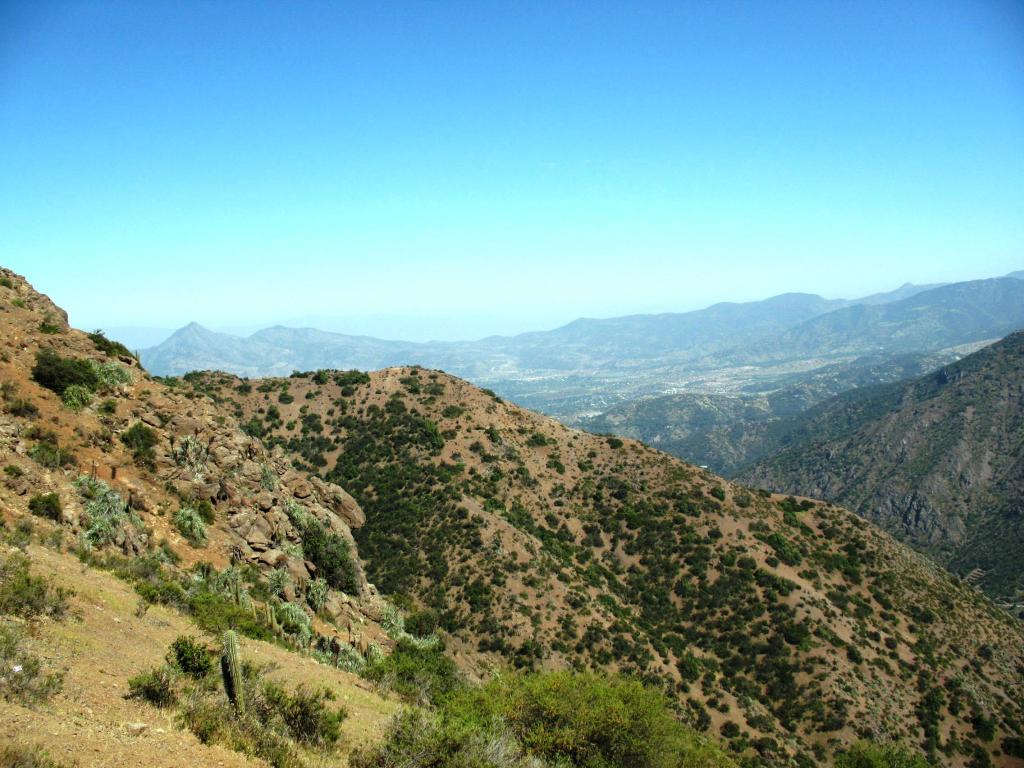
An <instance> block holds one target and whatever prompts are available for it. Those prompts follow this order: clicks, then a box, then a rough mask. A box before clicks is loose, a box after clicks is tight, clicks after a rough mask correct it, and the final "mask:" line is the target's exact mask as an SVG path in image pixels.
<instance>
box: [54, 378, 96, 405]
mask: <svg viewBox="0 0 1024 768" xmlns="http://www.w3.org/2000/svg"><path fill="white" fill-rule="evenodd" d="M60 400H61V402H62V403H64V405H66V406H67V407H68V408H70V409H71V410H72V411H80V410H82V409H83V408H86V407H88V406H89V403H91V402H92V392H91V391H90V390H89V389H88V388H86V387H83V386H82V385H81V384H72V385H71V386H70V387H68V388H67V389H65V390H64V393H63V394H62V395H61V396H60Z"/></svg>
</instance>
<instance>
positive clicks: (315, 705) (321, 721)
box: [263, 683, 348, 748]
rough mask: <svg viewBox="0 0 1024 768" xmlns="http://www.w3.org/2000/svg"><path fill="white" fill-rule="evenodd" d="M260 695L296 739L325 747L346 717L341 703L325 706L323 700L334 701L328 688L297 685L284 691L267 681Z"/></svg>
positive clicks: (334, 738)
mask: <svg viewBox="0 0 1024 768" xmlns="http://www.w3.org/2000/svg"><path fill="white" fill-rule="evenodd" d="M263 695H264V697H265V698H266V700H267V702H268V703H269V705H270V707H271V708H272V709H273V710H274V711H275V712H276V713H277V714H278V715H279V716H280V717H281V719H282V720H283V721H284V724H285V727H286V728H287V729H288V733H289V735H290V736H291V737H292V738H293V739H295V740H296V741H299V742H301V743H303V744H307V745H310V746H314V747H319V748H325V747H333V746H334V745H335V744H336V743H337V742H338V739H339V738H340V737H341V724H342V723H343V722H344V721H345V718H347V717H348V710H346V709H345V708H344V707H339V708H337V709H335V710H333V711H332V710H330V709H328V707H327V702H329V701H334V694H333V693H332V692H331V691H329V690H327V689H323V690H320V691H310V690H308V689H306V688H305V687H304V686H302V685H300V686H299V687H298V688H296V689H295V692H294V693H288V692H287V691H285V690H284V689H283V688H281V687H280V686H278V685H275V684H273V683H267V684H265V685H264V688H263Z"/></svg>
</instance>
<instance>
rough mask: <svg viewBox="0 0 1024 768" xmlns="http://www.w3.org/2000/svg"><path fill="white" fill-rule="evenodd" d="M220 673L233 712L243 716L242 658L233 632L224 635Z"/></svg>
mask: <svg viewBox="0 0 1024 768" xmlns="http://www.w3.org/2000/svg"><path fill="white" fill-rule="evenodd" d="M220 673H221V677H222V678H223V679H224V691H225V692H226V693H227V695H228V699H230V700H231V704H232V705H233V706H234V708H235V712H237V713H238V714H239V715H244V714H245V681H244V680H242V657H241V654H240V653H239V651H238V636H237V635H236V634H235V633H234V631H233V630H230V629H229V630H228V631H227V632H225V633H224V650H223V652H222V653H221V656H220Z"/></svg>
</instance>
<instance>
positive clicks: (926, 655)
mask: <svg viewBox="0 0 1024 768" xmlns="http://www.w3.org/2000/svg"><path fill="white" fill-rule="evenodd" d="M167 384H168V386H172V387H173V389H175V390H176V391H182V392H187V393H190V394H191V395H192V396H195V397H200V396H207V397H209V398H211V399H212V400H213V401H215V402H216V403H217V404H218V405H219V406H220V407H222V408H225V409H227V410H230V411H233V412H234V414H235V416H236V418H237V419H238V420H239V421H241V422H242V423H243V424H244V425H245V429H246V430H247V431H248V432H249V433H250V434H253V435H257V436H260V437H262V439H263V440H264V441H265V443H266V444H268V445H273V446H275V449H277V448H281V449H283V450H284V451H286V452H287V454H288V455H290V456H291V457H292V460H293V461H294V463H295V465H296V466H297V467H300V468H302V469H311V470H315V471H317V472H318V473H320V474H321V476H322V477H324V478H325V479H326V480H328V481H330V482H334V483H338V484H340V485H341V486H343V487H345V488H347V489H348V490H349V492H350V493H352V495H353V496H354V497H355V499H356V500H357V502H358V503H359V504H360V506H361V508H362V509H363V510H364V511H365V513H366V523H365V524H364V525H363V526H361V527H360V528H358V529H357V530H356V531H355V537H356V540H357V542H358V545H359V551H360V555H361V557H362V558H363V561H364V563H365V566H366V570H367V575H368V577H369V578H370V580H371V581H373V582H374V583H376V584H377V585H378V586H379V587H380V589H381V590H382V591H383V592H386V593H389V594H391V595H392V596H393V598H394V599H395V601H396V602H399V603H402V604H407V605H409V606H410V607H416V608H417V609H419V614H418V615H419V616H420V617H421V620H422V621H424V622H429V623H432V624H436V625H437V626H439V627H440V628H441V629H442V631H443V632H444V633H445V634H446V636H447V637H449V638H450V642H449V647H450V648H451V649H452V650H453V652H454V653H455V655H456V657H457V659H458V660H459V663H460V665H461V666H462V667H463V668H465V669H469V670H474V671H475V672H476V673H477V674H480V675H482V674H484V673H485V672H486V671H487V670H488V669H493V668H494V667H495V666H498V667H500V666H503V665H511V666H514V667H519V668H557V667H564V666H578V667H585V668H586V667H593V668H597V669H603V670H621V671H624V672H628V673H632V674H636V675H639V676H642V677H643V678H644V679H646V680H648V681H649V682H651V683H652V684H655V685H659V686H662V687H663V688H665V689H666V690H667V691H669V692H671V694H672V695H673V696H674V697H675V698H676V700H677V701H678V702H679V705H680V707H681V709H682V712H683V713H684V716H685V717H686V718H687V719H688V720H690V721H691V722H692V723H694V724H696V725H697V726H699V727H701V728H707V729H710V730H712V731H713V732H715V733H716V734H718V735H720V736H721V737H722V738H724V739H726V740H727V742H728V743H729V745H730V747H731V748H732V749H733V750H734V751H735V752H737V753H739V754H741V755H744V756H745V758H746V759H747V760H749V761H751V764H753V765H807V766H810V765H820V764H828V763H829V762H830V760H831V758H830V754H831V753H832V752H833V748H834V747H835V746H836V745H837V744H843V743H849V742H850V741H852V740H855V739H857V738H860V737H865V736H872V737H875V738H891V739H898V740H904V741H906V742H908V743H912V744H915V745H920V746H922V747H923V748H926V749H927V750H928V751H929V752H930V753H931V754H932V755H933V756H934V759H935V760H936V761H937V762H938V763H941V764H943V765H951V766H965V765H968V764H971V765H975V764H987V763H985V761H986V760H989V759H991V760H992V761H994V762H995V763H996V764H1001V765H1020V764H1021V763H1020V761H1019V760H1014V759H1012V758H1010V757H1009V756H1007V755H1006V754H1004V753H1003V748H1002V746H1001V745H1002V744H1003V743H1004V742H1003V740H1004V739H1007V738H1014V737H1015V736H1016V735H1018V734H1020V733H1021V730H1022V723H1024V720H1022V718H1024V709H1022V705H1021V701H1022V700H1024V630H1022V627H1021V625H1020V624H1019V623H1018V622H1017V621H1016V620H1015V619H1013V618H1012V617H1011V616H1009V615H1008V614H1007V613H1005V612H1004V611H1002V610H1000V609H998V608H996V607H995V606H994V605H992V604H991V603H990V602H988V601H987V600H986V599H985V598H983V597H982V596H981V595H979V594H978V593H977V591H976V590H974V589H972V588H970V587H968V586H966V585H963V584H961V583H960V582H959V581H958V580H955V579H953V578H951V577H949V576H948V575H947V574H946V573H945V572H944V571H942V570H941V569H939V568H937V567H936V566H934V565H933V564H932V563H931V562H930V561H928V560H927V559H925V558H923V557H921V556H919V555H917V554H915V553H913V552H911V551H910V550H908V549H907V548H906V547H904V546H903V545H900V544H898V543H896V542H894V541H892V540H891V539H890V538H889V537H888V536H886V535H885V534H883V533H882V532H880V531H879V530H877V529H876V528H874V527H873V526H871V525H869V524H868V523H866V522H864V521H863V520H861V519H860V518H859V517H857V516H856V515H854V514H852V513H849V512H847V511H845V510H843V509H841V508H838V507H836V506H833V505H831V504H827V503H820V502H814V501H810V500H802V499H797V498H791V497H785V496H779V495H771V494H768V493H757V492H751V491H748V490H747V489H745V488H743V487H741V486H739V485H735V484H732V483H730V482H727V481H725V480H722V479H721V478H718V477H715V476H714V475H712V474H710V473H708V472H705V471H701V470H699V469H697V468H695V467H693V466H691V465H688V464H685V463H683V462H682V461H679V460H677V459H674V458H672V457H670V456H667V455H665V454H663V453H659V452H657V451H654V450H652V449H650V448H648V447H646V446H644V445H642V444H640V443H637V442H634V441H632V440H620V439H618V438H611V437H602V436H597V435H592V434H587V433H583V432H578V431H574V430H571V429H568V428H566V427H564V426H562V425H561V424H558V423H556V422H554V421H553V420H551V419H548V418H545V417H543V416H540V415H538V414H535V413H531V412H529V411H525V410H522V409H520V408H517V407H515V406H512V405H510V404H509V403H507V402H503V401H502V400H501V399H500V398H499V397H498V396H496V395H494V394H493V393H491V392H488V391H487V390H481V389H478V388H476V387H474V386H472V385H470V384H468V383H467V382H465V381H461V380H459V379H456V378H453V377H451V376H448V375H446V374H444V373H441V372H438V371H431V370H426V369H420V368H395V369H388V370H384V371H379V372H375V373H371V374H363V373H358V372H348V373H342V372H333V371H326V370H324V371H317V372H314V373H308V374H297V375H294V376H291V377H289V378H277V379H263V380H244V379H240V378H237V377H234V376H231V375H228V374H221V373H203V374H199V373H196V374H190V375H188V376H187V377H185V379H184V380H180V381H178V380H174V381H168V382H167ZM1008 743H1015V742H1008ZM978 761H981V762H978Z"/></svg>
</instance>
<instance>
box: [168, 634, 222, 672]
mask: <svg viewBox="0 0 1024 768" xmlns="http://www.w3.org/2000/svg"><path fill="white" fill-rule="evenodd" d="M167 663H168V664H174V665H175V666H176V667H177V668H178V669H180V670H181V671H182V672H184V673H185V674H186V675H188V676H189V677H194V678H196V679H197V680H198V679H200V678H203V677H205V676H206V675H207V673H209V672H210V670H211V669H213V659H211V658H210V651H209V650H208V649H207V647H206V646H205V645H203V644H202V643H201V642H199V641H198V640H196V639H195V638H194V637H188V636H186V635H182V636H181V637H179V638H178V639H176V640H175V641H174V642H173V643H171V648H170V650H169V651H168V652H167Z"/></svg>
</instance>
